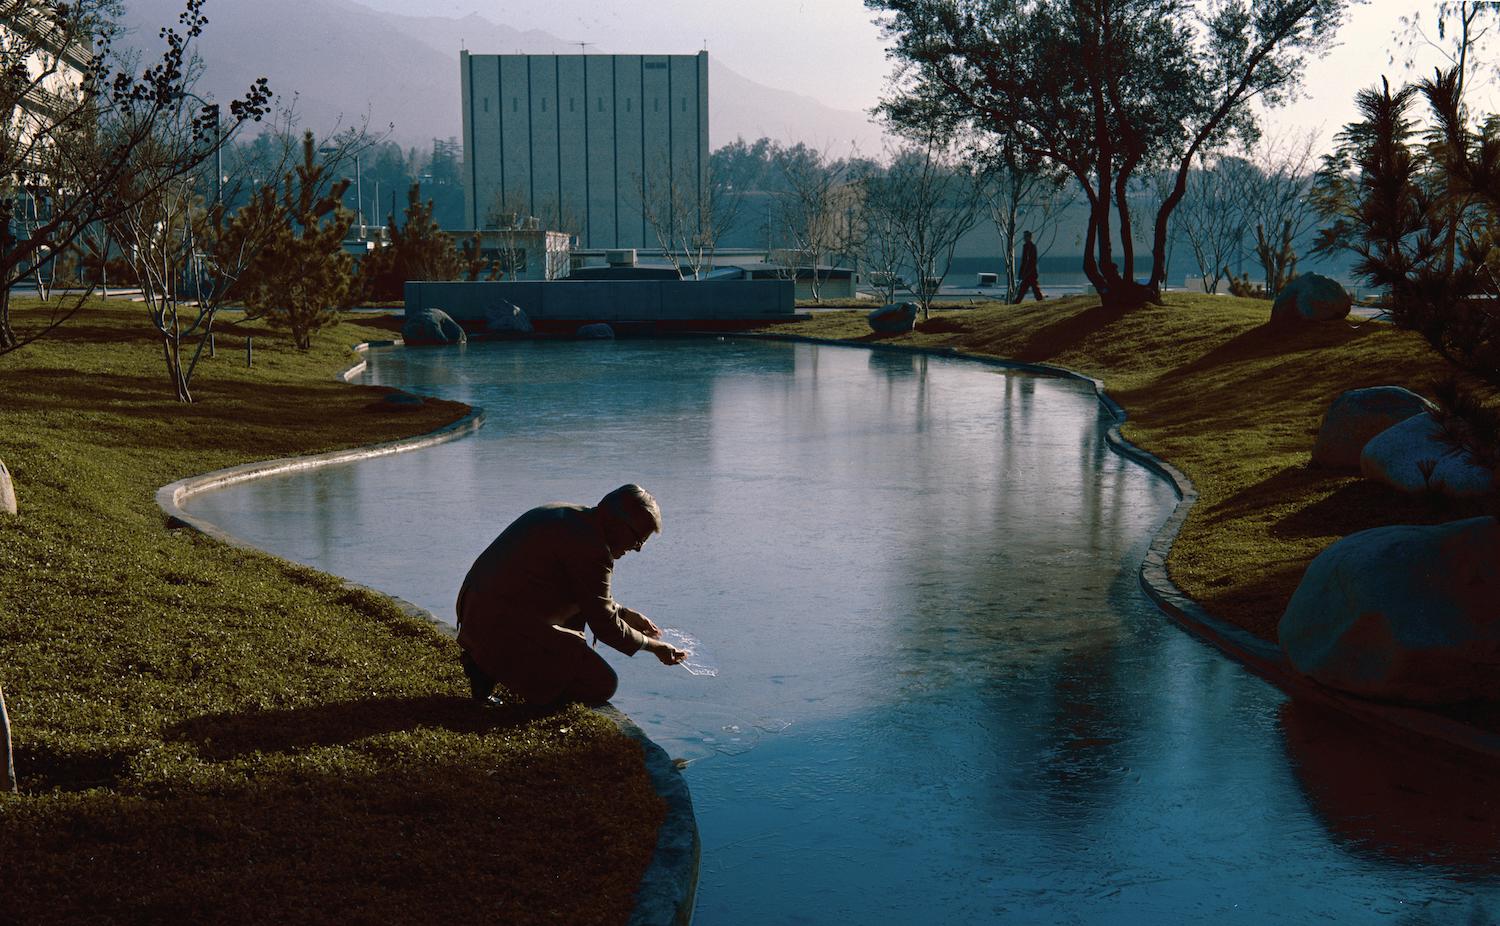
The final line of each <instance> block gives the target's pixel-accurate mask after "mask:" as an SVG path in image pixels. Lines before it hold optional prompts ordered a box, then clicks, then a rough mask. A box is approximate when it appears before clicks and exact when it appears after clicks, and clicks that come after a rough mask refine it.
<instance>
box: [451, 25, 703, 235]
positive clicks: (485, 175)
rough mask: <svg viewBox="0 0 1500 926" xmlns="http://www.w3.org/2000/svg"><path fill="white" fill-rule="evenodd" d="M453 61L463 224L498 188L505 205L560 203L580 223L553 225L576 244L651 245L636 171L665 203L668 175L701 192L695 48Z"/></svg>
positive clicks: (540, 207) (699, 58)
mask: <svg viewBox="0 0 1500 926" xmlns="http://www.w3.org/2000/svg"><path fill="white" fill-rule="evenodd" d="M460 67H461V72H460V77H461V82H462V85H463V115H464V119H465V120H466V121H465V126H464V158H465V160H466V162H467V163H468V165H469V177H468V181H469V186H470V189H469V191H468V197H469V198H468V217H469V220H470V222H471V223H472V224H473V225H475V226H482V225H484V224H486V219H487V218H488V216H487V212H488V208H489V207H488V204H489V203H491V202H493V201H494V200H496V199H498V198H500V197H501V196H504V197H506V198H509V199H512V200H514V201H515V202H514V204H513V205H512V206H511V208H512V209H514V210H516V211H523V210H524V211H529V212H530V213H532V214H535V215H539V216H543V217H546V218H555V217H556V216H557V215H558V214H559V213H561V214H562V215H563V216H564V217H566V218H567V219H569V220H571V221H570V223H571V224H574V225H577V226H579V227H578V228H568V229H562V230H564V231H570V232H574V233H576V234H578V235H579V236H580V240H581V241H582V242H583V243H584V245H585V246H587V247H591V248H607V247H641V246H651V245H654V244H655V243H656V242H655V240H654V237H653V236H652V235H651V233H650V230H649V228H648V223H647V219H646V216H645V212H644V210H643V209H641V202H640V199H641V192H642V191H641V183H642V181H643V180H644V181H646V182H647V183H648V185H649V186H652V187H655V188H657V189H659V190H661V191H662V193H663V199H662V202H661V203H660V205H661V206H662V207H663V208H664V209H665V208H669V203H670V199H669V198H666V197H665V191H666V189H667V188H668V187H669V186H670V185H671V184H672V183H677V184H683V183H685V182H686V183H687V185H688V188H687V189H685V190H684V193H685V194H686V195H685V197H684V199H685V200H687V201H691V200H692V199H695V198H696V197H697V196H701V195H702V191H703V187H704V183H705V182H706V176H707V174H706V171H707V157H708V153H707V125H708V119H707V113H708V100H707V87H708V84H707V80H706V76H707V55H706V53H704V52H700V53H698V54H697V55H692V56H689V55H649V56H643V55H481V54H474V53H472V52H470V51H467V50H466V51H464V53H463V55H462V57H461V65H460ZM690 69H692V70H694V71H696V73H692V72H690ZM695 97H696V99H694V98H695ZM691 173H696V174H697V179H696V183H695V182H694V181H693V180H692V179H691V178H690V177H689V175H690V174H691ZM659 174H660V175H662V176H657V175H659ZM695 186H696V189H695V188H694V187H695ZM674 218H676V219H677V220H679V221H680V220H682V218H683V217H682V216H675V217H674ZM565 224H567V223H565Z"/></svg>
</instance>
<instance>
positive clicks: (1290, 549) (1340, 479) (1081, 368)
mask: <svg viewBox="0 0 1500 926" xmlns="http://www.w3.org/2000/svg"><path fill="white" fill-rule="evenodd" d="M1166 302H1167V304H1166V305H1165V306H1147V307H1145V308H1144V309H1140V310H1138V311H1134V312H1128V313H1118V312H1112V311H1108V310H1106V309H1104V308H1102V307H1101V306H1100V305H1099V301H1098V298H1097V297H1087V296H1076V297H1071V298H1067V299H1055V300H1048V301H1047V302H1043V303H1033V302H1027V303H1025V304H1024V305H1021V306H1007V305H1001V304H996V303H990V304H987V305H984V306H981V307H979V308H976V309H971V310H956V311H954V310H950V311H935V312H934V313H933V315H932V318H931V319H930V320H929V321H927V322H922V323H919V325H918V330H917V331H914V332H912V333H910V334H906V335H900V336H895V337H885V336H876V335H873V334H871V332H870V329H869V326H868V325H867V324H866V323H865V320H864V317H865V313H864V312H863V311H859V312H841V313H819V314H816V315H814V316H813V317H811V318H810V319H808V320H806V321H802V322H799V323H797V324H783V325H777V326H775V327H774V329H767V330H773V331H775V332H776V333H781V334H800V335H806V336H811V337H818V338H838V339H844V340H852V341H861V342H885V343H894V344H907V345H913V346H916V345H921V346H930V347H939V346H943V347H955V348H958V349H959V350H962V351H966V352H972V353H978V354H988V355H992V356H997V357H1005V358H1009V359H1014V360H1023V361H1029V362H1035V363H1050V364H1056V365H1059V366H1063V367H1067V368H1069V369H1072V370H1076V371H1078V372H1080V373H1086V374H1088V375H1090V376H1093V377H1095V378H1097V379H1100V380H1102V381H1103V382H1104V384H1105V388H1106V389H1107V390H1108V391H1109V393H1110V395H1111V396H1113V397H1114V398H1115V400H1116V401H1118V402H1119V403H1120V404H1121V405H1123V406H1124V407H1125V409H1126V410H1127V412H1128V413H1129V416H1130V418H1129V421H1128V422H1127V423H1126V425H1125V427H1124V428H1123V429H1122V430H1123V433H1124V434H1125V436H1126V437H1127V438H1128V439H1129V440H1130V441H1131V442H1132V443H1135V444H1137V445H1138V446H1141V447H1144V448H1145V449H1147V450H1150V451H1151V452H1153V453H1155V454H1157V455H1158V456H1160V457H1163V458H1165V459H1167V460H1168V461H1170V462H1171V463H1173V464H1174V465H1176V466H1177V467H1178V468H1179V469H1181V470H1182V471H1184V472H1185V473H1187V475H1188V476H1189V478H1191V479H1192V480H1193V483H1194V484H1195V485H1196V486H1197V488H1198V491H1199V493H1200V498H1199V501H1198V504H1197V505H1196V506H1194V508H1193V509H1192V513H1191V514H1190V515H1189V517H1188V519H1187V523H1186V524H1185V525H1184V527H1183V530H1182V532H1181V533H1180V534H1179V535H1178V539H1177V542H1176V544H1175V545H1174V546H1173V548H1172V553H1171V556H1170V558H1169V560H1168V563H1167V566H1168V570H1169V572H1170V573H1171V576H1172V578H1173V580H1174V581H1175V582H1176V583H1177V585H1178V586H1179V587H1180V588H1182V590H1183V591H1184V592H1186V593H1188V594H1189V595H1191V596H1192V597H1193V598H1195V599H1197V600H1198V601H1199V602H1200V603H1201V604H1203V605H1204V606H1205V607H1206V608H1207V609H1208V610H1209V611H1210V612H1211V613H1213V614H1216V615H1218V616H1220V617H1222V618H1225V619H1227V620H1230V621H1233V622H1234V623H1236V624H1239V625H1240V626H1242V627H1245V628H1247V629H1248V630H1250V631H1252V632H1253V633H1255V634H1257V635H1259V636H1261V637H1263V638H1265V639H1275V634H1276V624H1277V621H1279V620H1280V618H1281V613H1282V611H1283V610H1284V609H1285V606H1286V603H1287V601H1288V599H1290V598H1291V595H1292V592H1293V590H1295V588H1296V586H1297V583H1298V582H1299V581H1300V580H1301V577H1302V573H1303V570H1304V569H1305V568H1306V566H1307V564H1308V562H1309V561H1310V560H1311V559H1312V558H1313V557H1314V556H1316V555H1317V554H1318V553H1319V552H1321V551H1322V550H1323V549H1324V548H1326V547H1327V546H1328V545H1329V544H1331V543H1332V542H1333V541H1335V540H1337V539H1338V538H1339V537H1342V536H1344V535H1347V534H1350V533H1353V532H1355V531H1358V530H1363V529H1365V528H1369V527H1376V526H1379V525H1383V524H1417V523H1434V522H1439V521H1446V520H1451V519H1454V518H1460V517H1467V516H1470V515H1473V514H1480V513H1483V512H1482V511H1481V510H1480V509H1479V508H1478V506H1475V505H1459V504H1442V503H1434V502H1430V501H1427V500H1423V499H1412V498H1406V497H1403V496H1400V495H1398V494H1396V493H1395V492H1392V491H1390V490H1388V489H1385V488H1384V487H1382V486H1379V485H1376V484H1374V483H1372V482H1368V481H1366V480H1364V479H1362V478H1360V477H1359V475H1358V473H1349V472H1335V471H1330V470H1323V469H1313V468H1311V467H1310V466H1309V465H1308V464H1309V458H1310V456H1311V452H1312V445H1313V438H1314V436H1315V435H1316V433H1317V429H1318V425H1319V423H1320V422H1321V421H1322V419H1323V413H1324V411H1326V409H1327V407H1328V405H1329V403H1330V402H1332V400H1333V398H1334V397H1335V396H1336V395H1338V394H1339V393H1340V392H1342V391H1344V390H1346V389H1354V388H1358V387H1362V386H1377V385H1384V384H1395V385H1401V386H1406V387H1407V388H1409V389H1413V390H1414V391H1417V392H1420V393H1422V394H1424V395H1428V396H1429V397H1430V396H1431V394H1432V389H1431V386H1432V384H1433V383H1434V382H1436V381H1438V380H1440V379H1442V378H1445V377H1447V376H1449V375H1451V373H1452V368H1451V367H1450V366H1448V365H1447V363H1446V362H1445V361H1444V360H1443V359H1442V358H1441V357H1439V356H1438V355H1437V354H1436V353H1434V352H1433V351H1432V350H1431V349H1430V348H1429V347H1428V346H1427V344H1426V342H1425V341H1423V340H1422V339H1421V337H1420V336H1418V335H1416V334H1414V333H1412V332H1409V331H1399V330H1397V329H1395V328H1394V327H1392V326H1390V325H1387V324H1384V323H1379V322H1367V323H1359V322H1357V321H1355V320H1351V321H1350V322H1349V323H1342V322H1338V323H1331V324H1323V325H1304V326H1301V327H1300V328H1296V329H1293V330H1273V329H1270V328H1268V327H1266V326H1265V324H1264V322H1265V321H1266V319H1267V318H1268V317H1269V316H1270V303H1269V302H1265V301H1258V300H1252V299H1237V298H1232V297H1227V296H1201V295H1199V296H1194V295H1187V294H1182V295H1168V296H1167V299H1166Z"/></svg>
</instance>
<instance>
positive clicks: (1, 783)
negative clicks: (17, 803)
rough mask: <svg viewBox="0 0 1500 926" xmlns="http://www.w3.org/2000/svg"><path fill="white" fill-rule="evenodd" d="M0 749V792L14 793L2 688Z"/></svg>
mask: <svg viewBox="0 0 1500 926" xmlns="http://www.w3.org/2000/svg"><path fill="white" fill-rule="evenodd" d="M0 748H3V749H4V750H5V755H3V756H0V791H10V792H15V791H16V790H18V785H17V783H16V758H15V754H14V753H12V752H11V745H10V714H9V713H8V712H7V711H6V710H5V689H4V688H0Z"/></svg>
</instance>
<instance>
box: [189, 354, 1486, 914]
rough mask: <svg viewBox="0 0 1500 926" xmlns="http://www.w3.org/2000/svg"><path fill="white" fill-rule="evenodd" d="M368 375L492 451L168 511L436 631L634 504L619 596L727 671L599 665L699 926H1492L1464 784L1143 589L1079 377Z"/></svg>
mask: <svg viewBox="0 0 1500 926" xmlns="http://www.w3.org/2000/svg"><path fill="white" fill-rule="evenodd" d="M369 360H370V363H369V367H368V369H367V370H366V372H365V373H364V376H363V380H364V381H366V382H371V383H380V384H384V385H391V386H399V387H402V388H405V389H409V390H412V391H416V392H421V393H425V394H435V395H441V396H445V397H448V398H454V399H458V400H461V401H464V402H468V403H471V404H474V405H479V406H483V407H484V408H485V410H486V414H487V423H486V425H485V426H484V428H483V429H481V431H480V432H479V433H478V434H477V435H475V436H473V437H469V438H465V439H463V440H459V441H456V442H452V443H449V444H445V445H442V446H438V447H435V448H431V449H427V450H423V451H417V452H414V453H408V454H397V455H394V456H388V457H382V458H377V459H372V460H368V461H365V462H360V463H356V464H350V465H342V466H335V467H327V468H323V469H319V470H315V471H312V472H304V473H299V474H293V475H288V476H281V477H274V478H268V479H264V480H259V481H256V482H252V483H246V484H241V485H238V486H233V487H231V488H228V489H224V490H220V491H217V492H213V493H208V494H204V495H200V496H197V497H195V498H193V499H191V500H190V501H189V502H188V503H187V507H188V508H189V509H191V511H192V512H193V513H194V514H196V515H199V516H201V517H205V518H207V519H209V520H211V521H214V522H216V523H217V524H219V525H220V526H222V527H224V528H225V529H227V530H229V531H230V532H231V533H234V534H236V535H238V536H240V537H243V538H245V539H246V540H249V541H250V542H252V543H255V544H257V545H258V546H261V547H263V548H265V549H268V550H270V551H272V552H275V553H277V554H279V555H282V556H285V557H287V558H289V559H293V560H297V561H300V562H304V563H307V564H310V565H313V566H316V567H318V568H320V569H324V570H327V571H329V572H333V573H337V574H340V575H344V576H347V577H349V578H351V579H354V580H355V581H358V582H362V583H365V584H368V585H371V586H374V587H377V588H380V589H382V590H385V591H388V592H391V593H392V594H396V595H399V596H401V597H404V598H407V599H409V600H411V601H414V602H416V603H418V604H421V605H423V606H425V607H427V608H430V609H431V610H433V611H434V612H436V613H437V614H438V615H440V616H441V617H443V618H445V619H448V620H452V614H453V598H454V595H455V593H456V590H457V588H458V584H459V582H460V580H461V579H462V577H463V574H464V572H465V571H466V570H467V568H468V566H469V563H470V562H471V561H472V559H473V558H474V556H476V555H477V554H478V553H479V551H480V550H482V549H483V548H484V547H485V545H486V544H488V542H489V541H490V540H491V539H492V538H493V537H494V535H495V534H496V533H498V532H499V531H500V530H501V529H502V528H503V527H504V526H505V525H506V524H507V523H509V521H510V520H511V519H512V518H513V517H515V516H516V515H517V514H519V513H521V512H522V511H524V510H525V509H527V508H529V507H531V506H533V505H535V504H538V503H541V502H544V501H552V500H569V501H580V502H593V501H595V500H597V499H598V498H599V497H600V496H601V495H603V494H604V493H605V492H606V491H608V490H609V489H612V488H614V487H615V486H617V485H619V484H621V483H623V482H630V481H635V482H639V483H641V484H642V485H644V486H646V487H647V488H648V489H650V490H651V491H652V492H653V493H654V494H655V495H656V496H657V498H658V499H659V500H660V501H661V504H662V508H663V512H664V517H665V530H664V532H663V534H662V535H661V536H660V537H658V538H655V539H653V541H652V542H651V543H650V544H649V545H648V546H647V547H646V549H645V550H644V551H643V552H641V553H639V554H630V555H629V556H627V557H626V558H625V559H624V560H622V561H621V562H620V563H619V565H618V567H617V570H616V583H615V586H616V595H617V597H618V598H619V599H620V600H621V601H623V602H625V603H627V604H629V605H631V606H632V607H635V608H637V609H639V610H642V611H644V612H645V613H647V614H649V615H651V616H652V617H653V618H654V619H655V620H656V621H657V622H658V623H659V624H661V625H663V626H666V627H673V628H679V629H682V630H684V631H687V632H690V633H692V634H694V635H695V636H697V637H699V638H700V639H701V640H702V641H703V643H704V647H705V649H706V650H707V651H708V652H709V653H710V655H711V656H712V657H713V658H714V659H715V660H716V661H717V663H718V665H719V668H720V672H719V674H718V676H717V677H695V676H693V675H690V674H689V673H687V672H686V671H683V670H681V669H677V668H673V669H668V668H666V667H663V666H661V665H659V664H658V663H657V662H656V660H654V659H651V658H649V657H638V658H636V659H627V658H625V657H622V656H620V655H619V654H617V653H614V652H612V651H611V652H609V653H608V654H607V655H608V658H610V659H611V662H612V664H613V665H615V666H616V668H617V670H618V671H619V673H620V676H621V686H620V693H619V695H618V696H617V698H616V700H615V703H616V704H617V706H619V707H620V708H621V709H623V710H624V711H625V712H626V713H628V714H630V715H631V716H632V717H633V718H634V719H635V720H636V721H637V722H638V723H640V725H641V726H642V727H643V728H644V729H645V730H646V732H647V733H648V734H649V735H650V736H651V737H652V738H653V739H654V740H656V741H657V742H658V743H660V744H661V745H662V746H663V747H664V748H665V749H666V750H667V751H668V752H669V753H670V754H671V755H673V756H675V757H681V758H684V759H687V760H689V765H688V767H687V769H686V771H685V775H686V776H687V780H688V783H689V786H690V787H691V789H692V793H693V801H694V806H695V810H696V813H697V817H698V824H699V828H700V830H701V833H702V838H703V867H702V878H701V881H700V884H699V892H698V907H697V915H696V922H697V923H698V924H700V926H719V924H737V923H757V924H759V923H766V924H771V923H820V924H821V923H860V924H876V923H893V924H894V923H900V924H908V923H929V922H930V923H1000V922H1003V923H1038V924H1041V923H1046V924H1071V923H1089V924H1093V923H1099V924H1106V923H1107V924H1133V923H1140V924H1148V923H1149V924H1167V923H1205V922H1211V921H1223V922H1239V923H1247V924H1261V923H1299V924H1300V923H1377V922H1378V923H1399V924H1408V926H1416V924H1449V923H1458V924H1481V923H1493V922H1495V921H1497V920H1500V846H1497V829H1496V816H1495V809H1494V806H1495V805H1494V803H1493V801H1494V798H1493V797H1492V795H1493V793H1494V788H1495V786H1494V782H1493V781H1489V780H1483V779H1481V778H1480V777H1479V776H1477V775H1476V774H1475V773H1473V772H1471V771H1469V770H1467V769H1465V768H1464V767H1463V766H1462V765H1461V764H1449V763H1448V762H1447V761H1446V760H1442V759H1437V758H1433V757H1430V756H1427V755H1424V754H1423V751H1422V750H1419V749H1412V750H1408V749H1404V748H1402V747H1399V746H1397V745H1395V744H1392V743H1389V742H1375V743H1371V742H1369V738H1368V735H1367V734H1365V733H1364V732H1362V731H1361V730H1359V729H1358V728H1354V727H1351V726H1350V725H1348V724H1346V723H1344V722H1343V721H1341V720H1339V719H1337V718H1331V717H1328V716H1326V715H1323V714H1320V713H1318V712H1317V711H1315V710H1313V709H1311V708H1307V707H1303V706H1301V705H1298V704H1294V703H1292V702H1289V701H1287V700H1286V699H1285V698H1284V697H1283V696H1282V695H1281V694H1280V693H1279V692H1278V691H1277V690H1276V689H1274V688H1272V687H1270V686H1269V685H1267V684H1265V683H1263V682H1262V681H1260V680H1258V679H1256V678H1255V677H1253V676H1250V675H1249V674H1248V673H1246V672H1245V671H1243V670H1242V669H1240V668H1239V667H1238V666H1237V665H1236V664H1234V663H1232V662H1230V661H1228V660H1226V659H1225V658H1223V657H1222V656H1220V655H1219V654H1218V653H1217V652H1216V651H1213V650H1211V649H1209V648H1207V647H1206V646H1204V645H1202V644H1200V643H1198V642H1196V641H1195V640H1194V639H1192V638H1190V637H1189V636H1187V635H1186V634H1185V633H1183V632H1182V631H1181V630H1179V629H1177V628H1176V627H1175V626H1174V625H1172V624H1171V623H1170V622H1169V621H1167V619H1166V618H1164V617H1163V616H1162V615H1161V614H1160V613H1159V612H1158V611H1157V610H1156V608H1155V607H1154V606H1153V605H1152V604H1151V603H1150V601H1149V600H1148V599H1147V598H1146V597H1145V596H1144V594H1143V593H1142V592H1141V591H1140V589H1139V587H1138V585H1137V580H1136V569H1137V567H1138V565H1139V562H1140V560H1141V557H1142V556H1143V555H1144V553H1145V551H1146V548H1147V546H1148V544H1149V542H1150V539H1151V537H1152V535H1153V533H1154V532H1155V530H1156V529H1157V527H1158V526H1159V525H1160V524H1161V523H1162V521H1164V520H1165V518H1166V517H1167V515H1168V514H1169V512H1170V511H1171V509H1172V507H1173V505H1174V504H1175V498H1174V496H1173V493H1172V491H1171V489H1170V487H1169V486H1168V485H1167V484H1166V483H1165V482H1164V481H1162V480H1161V479H1159V478H1158V477H1156V476H1154V475H1152V474H1151V473H1149V472H1147V471H1146V470H1145V469H1143V468H1141V467H1140V466H1137V465H1135V464H1133V463H1131V462H1129V461H1127V460H1125V459H1123V458H1121V457H1119V456H1118V455H1116V454H1114V453H1113V452H1111V451H1110V450H1109V449H1108V447H1107V445H1106V443H1105V440H1104V432H1105V429H1106V427H1107V426H1108V421H1107V420H1106V419H1105V417H1104V413H1103V411H1102V409H1101V407H1100V406H1099V404H1098V402H1097V400H1096V399H1095V397H1094V395H1093V393H1092V390H1091V389H1090V388H1089V387H1088V386H1087V384H1083V383H1077V382H1071V381H1064V380H1056V379H1048V378H1040V377H1036V376H1032V375H1029V374H1024V373H1016V372H1007V371H1005V370H1003V369H1000V368H997V367H990V366H985V365H980V364H975V363H971V362H966V361H962V360H958V359H949V358H937V357H923V356H916V355H907V354H897V353H890V352H872V351H869V350H865V349H861V348H849V347H839V346H814V345H808V344H785V343H766V342H756V341H746V340H733V339H729V340H722V339H721V340H718V341H712V340H710V341H665V342H640V341H621V342H523V343H504V344H475V345H469V346H467V347H465V348H445V349H429V350H375V351H372V352H371V354H370V355H369ZM601 651H603V648H601Z"/></svg>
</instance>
